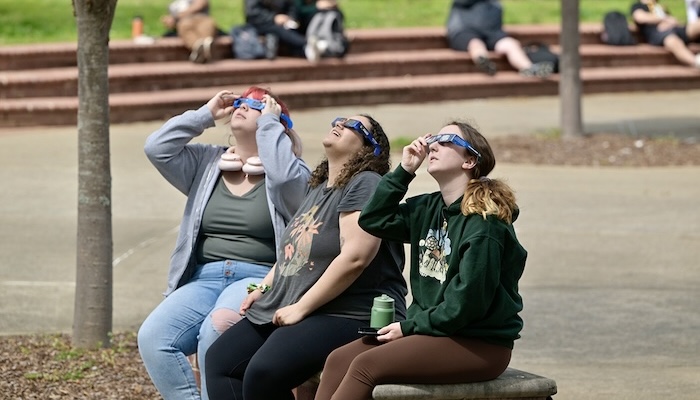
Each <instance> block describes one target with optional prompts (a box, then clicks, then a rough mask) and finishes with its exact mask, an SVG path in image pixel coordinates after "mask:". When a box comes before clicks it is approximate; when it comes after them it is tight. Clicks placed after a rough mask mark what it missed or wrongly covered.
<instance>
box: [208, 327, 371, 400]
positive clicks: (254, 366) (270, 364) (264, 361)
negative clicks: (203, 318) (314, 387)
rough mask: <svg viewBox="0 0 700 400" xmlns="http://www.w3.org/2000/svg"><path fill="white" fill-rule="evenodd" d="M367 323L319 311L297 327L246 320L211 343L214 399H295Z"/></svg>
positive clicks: (210, 388)
mask: <svg viewBox="0 0 700 400" xmlns="http://www.w3.org/2000/svg"><path fill="white" fill-rule="evenodd" d="M366 325H367V321H362V320H354V319H348V318H340V317H331V316H327V315H316V316H310V317H307V318H305V319H304V320H303V321H301V322H299V323H298V324H295V325H290V326H283V327H277V326H275V325H272V324H266V325H255V324H253V323H251V322H250V321H249V320H247V319H243V320H241V321H240V322H238V323H237V324H235V325H233V326H232V327H231V328H229V329H228V330H226V332H224V333H223V334H222V335H221V337H219V339H217V340H216V341H215V342H214V344H212V345H211V347H209V350H208V351H207V355H206V358H205V363H206V368H205V371H206V377H205V379H206V382H207V392H208V394H209V397H210V398H211V399H212V400H216V399H236V400H242V399H243V398H245V399H246V400H270V399H275V400H278V399H279V400H283V399H290V400H291V399H294V395H293V394H292V389H294V388H295V387H297V386H299V385H301V384H302V383H304V382H305V381H306V380H307V379H309V378H310V377H312V376H313V375H314V374H316V373H317V372H319V371H321V369H322V368H323V364H324V362H325V361H326V357H327V356H328V354H330V352H331V351H333V350H334V349H336V348H338V347H340V346H342V345H344V344H346V343H349V342H351V341H353V340H355V339H357V338H358V337H359V336H360V335H358V333H357V328H359V327H361V326H366Z"/></svg>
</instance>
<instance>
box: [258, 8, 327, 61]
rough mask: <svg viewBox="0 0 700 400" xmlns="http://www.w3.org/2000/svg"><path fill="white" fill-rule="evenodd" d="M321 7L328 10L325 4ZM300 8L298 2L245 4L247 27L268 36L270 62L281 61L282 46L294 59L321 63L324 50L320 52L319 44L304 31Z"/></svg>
mask: <svg viewBox="0 0 700 400" xmlns="http://www.w3.org/2000/svg"><path fill="white" fill-rule="evenodd" d="M320 3H322V4H321V6H324V4H323V3H324V2H320ZM299 6H300V3H298V1H297V0H245V20H246V23H247V24H249V25H252V26H253V27H255V30H256V31H257V32H258V34H260V35H264V36H265V44H266V47H267V51H266V54H265V57H266V58H267V59H274V58H275V57H277V52H278V49H279V45H280V44H282V45H284V46H285V50H286V51H287V52H288V53H289V55H291V56H294V57H306V59H308V60H309V61H311V62H316V61H318V58H319V56H318V54H319V53H320V52H321V50H320V49H318V48H316V46H317V45H316V44H315V43H309V42H308V41H307V39H306V36H305V34H304V32H303V31H302V30H301V29H302V26H301V25H300V21H299V17H300V15H299V9H298V7H299ZM315 7H319V5H318V4H316V6H315ZM307 12H308V11H307ZM304 28H305V26H304Z"/></svg>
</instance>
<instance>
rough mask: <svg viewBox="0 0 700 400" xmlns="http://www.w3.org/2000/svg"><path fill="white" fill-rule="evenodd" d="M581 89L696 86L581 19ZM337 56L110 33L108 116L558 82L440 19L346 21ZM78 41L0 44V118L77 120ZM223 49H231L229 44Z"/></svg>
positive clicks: (538, 35) (539, 33) (666, 59)
mask: <svg viewBox="0 0 700 400" xmlns="http://www.w3.org/2000/svg"><path fill="white" fill-rule="evenodd" d="M507 29H508V31H509V32H510V33H511V34H512V35H513V36H515V37H517V38H518V39H519V40H521V42H523V44H527V43H532V42H543V43H548V44H550V45H551V48H552V50H553V51H554V52H559V50H560V49H559V47H558V45H557V43H558V35H559V33H558V30H559V27H558V26H552V25H547V26H513V27H507ZM581 32H582V33H581V42H582V46H581V56H582V66H583V70H582V79H583V85H584V91H585V92H586V93H598V92H611V91H637V90H683V89H697V88H700V72H699V71H697V70H693V69H690V68H687V67H683V66H680V65H679V64H678V63H677V62H676V61H675V60H674V58H673V57H672V56H671V55H670V54H669V53H667V52H666V51H665V50H663V49H660V48H656V47H652V46H648V45H638V46H631V47H613V46H606V45H603V44H600V41H599V33H600V27H599V26H597V25H582V26H581ZM349 36H350V38H351V40H352V44H351V51H350V53H349V54H348V55H347V56H346V57H345V58H344V59H327V60H322V61H321V62H320V63H318V64H315V65H314V64H310V63H308V62H307V61H306V60H304V59H293V58H285V57H280V58H277V59H276V60H273V61H269V60H252V61H243V60H235V59H232V58H230V57H231V56H230V44H231V41H230V39H229V38H228V37H220V38H218V39H217V41H216V53H217V55H218V56H219V57H220V59H219V60H218V61H216V62H213V63H210V64H206V65H196V64H192V63H190V62H189V61H186V60H187V51H186V50H185V49H184V48H183V47H182V44H181V42H180V41H179V39H176V38H163V39H158V40H157V41H156V43H155V44H153V45H138V44H134V43H132V42H131V41H113V42H111V43H110V68H109V79H110V92H111V95H110V114H111V120H112V122H115V123H118V122H135V121H147V120H164V119H167V118H169V117H171V116H173V115H176V114H179V113H181V112H182V111H184V110H186V109H189V108H195V107H199V106H200V105H202V104H203V103H204V102H206V101H207V100H208V99H209V98H211V96H212V95H213V94H214V93H216V92H217V91H218V90H220V89H222V88H231V89H233V90H236V91H242V90H243V89H245V88H247V87H248V86H250V85H251V84H261V85H265V86H269V87H271V88H272V89H273V91H274V92H275V93H277V94H279V95H280V96H282V97H283V98H284V99H285V101H286V102H287V103H288V104H289V106H290V108H292V109H299V108H309V107H326V106H338V105H360V104H382V103H401V102H417V101H431V100H446V99H466V98H481V97H495V96H538V95H553V94H556V93H557V92H558V76H557V75H554V76H552V77H551V78H549V79H547V80H540V79H535V78H524V77H521V76H519V75H518V74H517V73H516V72H515V71H514V70H512V69H511V68H510V66H509V65H508V64H507V62H506V60H505V58H504V57H500V56H496V55H492V58H493V60H494V61H495V62H496V63H497V65H498V67H499V71H500V72H499V73H498V74H497V75H496V76H494V77H489V76H486V75H484V74H483V73H480V72H478V71H477V70H476V68H475V66H474V65H473V63H472V62H471V61H470V59H469V57H468V54H466V53H462V52H455V51H451V50H449V49H448V48H447V45H446V42H445V38H444V30H443V29H442V28H405V29H404V28H402V29H366V30H357V31H350V32H349ZM75 52H76V45H75V44H53V45H32V46H8V47H2V48H0V127H9V126H37V125H64V124H75V123H76V122H77V121H76V119H77V107H78V100H77V78H78V73H77V68H76V66H75V60H76V56H75ZM227 52H228V53H227Z"/></svg>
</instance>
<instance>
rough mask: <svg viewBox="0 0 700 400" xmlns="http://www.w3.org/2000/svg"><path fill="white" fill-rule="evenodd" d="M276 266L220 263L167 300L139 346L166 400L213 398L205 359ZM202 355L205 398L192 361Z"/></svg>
mask: <svg viewBox="0 0 700 400" xmlns="http://www.w3.org/2000/svg"><path fill="white" fill-rule="evenodd" d="M269 271H270V267H267V266H264V265H257V264H251V263H247V262H240V261H231V260H226V261H217V262H211V263H207V264H203V265H199V266H198V267H197V271H196V272H195V274H194V275H193V276H192V279H190V281H189V282H187V283H186V284H185V285H183V286H181V287H179V288H178V289H176V290H175V291H174V292H172V293H171V294H170V295H168V297H166V298H165V299H164V300H163V301H162V302H161V303H160V304H159V305H158V306H157V307H156V308H155V309H154V310H153V311H152V312H151V314H150V315H148V317H146V320H145V321H144V322H143V324H141V328H140V329H139V333H138V345H139V352H140V353H141V358H142V359H143V363H144V365H145V366H146V370H147V371H148V375H149V376H150V377H151V380H152V381H153V384H154V385H155V386H156V389H158V392H160V394H161V396H163V398H164V399H166V400H170V399H200V398H202V397H203V398H205V399H206V398H207V392H206V382H205V379H204V377H205V376H206V375H205V373H204V355H205V354H206V352H207V349H208V348H209V346H211V344H212V343H213V342H214V341H215V340H216V339H217V338H218V337H219V335H220V334H221V333H222V332H223V331H225V330H226V328H228V327H229V326H231V325H232V324H233V323H235V322H237V321H238V309H239V308H240V304H241V303H242V302H243V299H245V297H246V296H247V294H248V292H247V290H246V287H247V286H248V284H250V283H258V282H260V281H261V280H262V279H263V278H264V277H265V275H267V273H268V272H269ZM195 352H197V357H198V359H199V367H200V375H201V378H202V380H201V384H202V396H201V397H200V393H199V390H198V389H197V383H196V381H195V376H194V372H193V371H192V367H191V365H190V363H189V362H188V360H187V356H189V355H191V354H193V353H195Z"/></svg>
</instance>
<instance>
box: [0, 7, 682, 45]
mask: <svg viewBox="0 0 700 400" xmlns="http://www.w3.org/2000/svg"><path fill="white" fill-rule="evenodd" d="M501 1H502V3H503V7H504V22H505V23H506V24H556V23H559V21H560V12H561V11H560V10H561V1H562V0H501ZM579 1H580V4H581V11H580V14H581V21H582V22H600V21H602V19H603V15H604V14H605V12H607V11H610V10H620V11H622V12H623V13H627V12H628V11H629V7H630V4H631V3H632V0H579ZM169 2H170V0H118V2H117V9H116V12H115V16H114V21H113V23H112V31H111V38H112V39H128V38H129V37H131V20H132V19H133V17H134V16H137V15H138V16H141V17H143V19H144V33H145V34H147V35H150V36H161V35H162V34H163V33H164V28H163V26H162V24H161V23H160V17H161V16H162V15H163V14H164V13H165V12H166V10H167V6H168V4H169ZM451 3H452V0H340V5H341V7H342V9H343V12H344V13H345V15H346V21H347V27H348V28H350V29H355V28H383V27H410V26H444V24H445V22H446V20H447V14H448V12H449V8H450V4H451ZM211 4H212V6H211V11H212V15H213V16H214V19H215V20H216V22H217V25H218V26H219V28H220V29H221V30H223V31H225V32H228V31H229V30H230V28H231V27H232V26H233V25H236V24H240V23H242V22H243V20H244V17H243V0H211ZM664 4H665V5H666V6H667V7H668V8H669V10H670V11H671V13H672V14H673V15H675V16H676V18H678V20H680V21H685V10H684V8H683V2H682V1H680V0H666V1H665V2H664ZM76 40H77V28H76V23H75V17H74V15H73V7H72V5H71V2H69V1H67V0H31V1H16V0H0V45H4V44H19V43H40V42H75V41H76Z"/></svg>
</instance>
